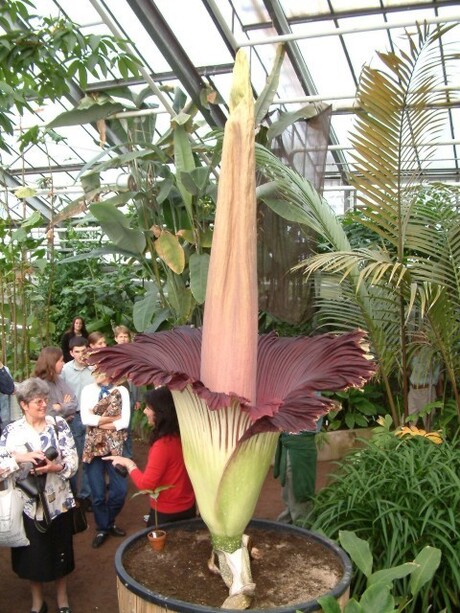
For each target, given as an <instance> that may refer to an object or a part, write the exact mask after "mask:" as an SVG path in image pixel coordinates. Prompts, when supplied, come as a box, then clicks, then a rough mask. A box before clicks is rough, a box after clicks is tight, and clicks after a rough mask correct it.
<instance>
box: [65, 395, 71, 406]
mask: <svg viewBox="0 0 460 613" xmlns="http://www.w3.org/2000/svg"><path fill="white" fill-rule="evenodd" d="M71 400H72V396H71V395H70V394H65V396H64V404H65V403H66V402H70V401H71Z"/></svg>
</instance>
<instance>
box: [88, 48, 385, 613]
mask: <svg viewBox="0 0 460 613" xmlns="http://www.w3.org/2000/svg"><path fill="white" fill-rule="evenodd" d="M229 108H230V115H229V119H228V121H227V123H226V126H225V135H224V143H223V154H222V165H221V174H220V178H219V189H218V202H217V211H216V221H215V229H214V238H213V247H212V251H211V259H210V266H209V278H208V282H207V289H206V303H205V312H204V322H203V328H202V330H199V329H195V328H189V327H183V328H177V329H175V330H171V331H162V332H158V333H156V334H144V335H139V336H137V337H136V339H135V341H134V342H133V343H127V344H125V345H118V346H117V347H110V348H105V349H102V350H100V351H97V352H95V353H93V354H92V356H91V358H90V359H91V361H92V362H93V363H95V364H97V365H98V367H100V368H101V369H103V370H104V372H107V373H109V375H110V376H111V377H112V378H113V379H119V378H121V377H128V378H129V379H131V380H132V381H133V383H135V384H136V385H144V384H154V385H167V386H168V387H169V388H170V389H171V391H172V394H173V397H174V402H175V405H176V410H177V415H178V420H179V426H180V432H181V440H182V447H183V451H184V459H185V463H186V467H187V471H188V473H189V475H190V479H191V481H192V484H193V488H194V491H195V494H196V497H197V503H198V506H199V508H200V513H201V516H202V518H203V520H204V522H205V523H206V525H207V526H208V528H209V531H210V533H211V540H212V545H213V549H214V553H215V555H216V557H217V559H218V561H219V567H220V572H221V574H222V576H223V578H224V580H225V581H226V583H227V586H228V587H229V597H228V599H227V600H226V601H225V602H224V605H223V606H224V608H234V607H235V606H237V607H238V608H247V607H248V606H249V604H250V596H251V594H253V591H254V587H255V586H254V583H253V581H252V577H251V571H250V563H249V554H248V549H247V539H246V538H245V537H244V530H245V529H246V526H247V524H248V522H249V520H250V518H251V517H252V514H253V511H254V507H255V504H256V502H257V498H258V496H259V493H260V490H261V488H262V485H263V482H264V479H265V476H266V474H267V471H268V469H269V466H270V463H271V461H272V458H273V454H274V450H275V446H276V443H277V440H278V437H279V433H280V431H283V430H286V431H291V432H292V431H299V430H303V429H310V430H313V429H314V428H315V424H316V421H317V420H318V418H319V417H320V416H321V415H323V414H324V413H326V412H327V411H328V409H329V408H330V404H331V401H330V400H328V399H326V398H324V397H321V396H320V395H318V394H317V393H316V392H317V391H319V390H323V389H331V390H337V389H345V388H346V387H349V386H357V387H359V386H361V385H362V384H363V383H364V382H365V381H366V380H367V379H368V378H369V377H370V376H372V374H373V372H374V365H373V363H372V362H371V361H370V360H369V359H368V355H367V349H366V347H365V346H363V344H362V341H363V334H362V332H359V331H355V332H352V333H349V334H346V335H343V336H341V337H334V336H332V335H324V336H316V337H313V338H285V339H282V338H277V337H276V335H275V334H268V335H264V336H261V337H260V338H258V334H257V332H258V326H257V324H258V304H257V271H256V265H257V259H256V185H255V180H256V177H255V174H256V173H255V156H254V145H255V143H254V127H255V125H254V108H253V100H252V92H251V86H250V79H249V65H248V61H247V58H246V56H245V54H244V52H242V51H240V52H238V54H237V58H236V63H235V69H234V80H233V87H232V91H231V97H230V104H229ZM242 267H243V270H244V274H241V273H242Z"/></svg>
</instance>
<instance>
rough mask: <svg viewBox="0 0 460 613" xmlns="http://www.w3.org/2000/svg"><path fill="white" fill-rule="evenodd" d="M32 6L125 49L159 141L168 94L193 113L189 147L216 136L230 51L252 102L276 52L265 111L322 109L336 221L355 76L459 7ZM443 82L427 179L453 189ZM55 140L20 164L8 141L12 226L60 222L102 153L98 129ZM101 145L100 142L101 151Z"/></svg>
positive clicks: (204, 0) (255, 0)
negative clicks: (242, 67)
mask: <svg viewBox="0 0 460 613" xmlns="http://www.w3.org/2000/svg"><path fill="white" fill-rule="evenodd" d="M35 5H36V13H37V14H39V15H42V16H47V15H52V16H59V15H64V16H66V17H68V18H70V19H71V20H72V21H74V22H76V23H77V24H79V27H80V29H81V31H82V32H84V33H85V34H86V33H96V34H101V33H109V32H110V33H112V34H115V35H117V36H120V37H122V38H125V39H127V40H129V41H130V48H131V51H132V53H133V54H135V55H136V56H137V57H138V58H139V60H140V62H141V65H142V70H141V76H140V77H137V78H133V79H129V80H128V83H129V84H130V86H131V87H132V88H133V89H135V90H136V88H137V90H138V91H140V90H141V89H143V88H145V87H146V86H148V87H150V88H151V89H152V92H153V96H152V98H151V100H154V101H155V102H156V104H157V105H158V108H157V109H156V113H157V115H158V117H157V122H156V130H157V132H158V134H159V135H161V133H162V131H165V130H166V129H167V128H168V127H169V125H170V119H171V116H173V115H174V110H173V99H174V91H175V88H177V87H179V88H180V89H181V90H182V91H183V92H184V93H185V94H186V96H187V98H188V99H189V100H190V101H193V102H194V103H195V104H196V105H197V106H198V108H199V115H198V121H197V124H198V127H197V129H196V133H195V135H194V138H196V139H200V138H202V137H203V136H204V135H205V134H206V133H207V132H209V130H210V128H222V127H223V125H224V123H225V119H226V117H227V106H226V102H225V101H226V100H228V93H229V86H230V79H231V70H232V67H233V62H234V57H235V53H236V51H237V50H238V49H239V48H241V47H245V48H246V49H247V52H248V54H249V56H250V61H251V78H252V83H253V88H254V92H255V95H256V96H257V95H258V94H260V92H261V91H262V89H263V87H264V85H265V82H266V79H267V75H268V74H269V72H270V69H271V66H272V64H273V61H274V57H275V53H276V48H277V45H278V44H279V43H280V42H284V44H285V47H286V58H285V60H284V63H283V67H282V70H281V74H280V81H279V86H278V88H277V92H276V95H275V98H274V100H273V103H272V107H273V110H279V111H295V110H296V109H299V108H301V107H302V106H305V105H306V104H307V103H308V102H325V103H328V104H331V105H332V118H331V132H330V140H329V150H328V155H327V161H326V175H325V185H324V190H325V197H326V199H327V200H328V201H329V202H330V204H331V205H332V206H333V207H334V208H335V210H336V211H337V212H339V213H342V212H343V211H344V209H346V208H347V207H348V206H349V205H350V194H351V193H352V191H353V190H352V189H351V188H350V186H349V185H348V180H347V176H348V174H349V172H350V161H351V159H350V150H351V146H350V140H349V130H350V128H351V127H352V125H353V121H354V119H355V116H356V100H355V94H356V90H357V86H358V82H359V77H360V71H361V68H362V66H363V64H365V63H366V64H369V63H371V64H374V63H376V62H378V58H377V55H376V51H389V50H392V49H396V48H399V47H400V45H401V44H402V43H403V40H404V38H405V32H406V31H407V32H414V31H415V28H416V24H423V23H428V24H432V27H436V25H437V24H439V23H455V22H458V21H459V20H460V8H459V4H458V2H456V1H449V0H439V1H424V0H405V1H402V0H401V1H399V0H309V1H308V2H306V1H305V0H172V1H171V0H155V1H153V0H105V1H104V0H78V2H76V1H75V0H35ZM459 40H460V37H459V35H458V31H457V29H456V28H454V29H453V30H451V31H449V32H448V33H447V34H446V35H445V36H444V37H443V38H442V42H440V63H441V64H442V58H443V51H444V49H443V46H444V45H457V47H458V46H460V43H459ZM459 50H460V49H458V48H457V52H458V51H459ZM450 51H452V49H450ZM457 66H458V64H457ZM441 69H442V65H441ZM443 80H444V85H443V90H444V91H445V106H443V112H444V113H445V129H444V132H443V134H442V135H441V136H440V138H439V142H437V143H436V149H435V154H434V157H433V159H432V161H431V163H430V165H429V168H428V170H427V171H426V173H427V174H426V177H427V178H428V179H430V180H442V181H447V182H458V180H459V146H460V109H459V96H458V92H459V88H460V69H459V68H457V70H456V71H454V73H448V72H446V71H444V75H443ZM122 82H126V80H125V79H123V78H122V76H121V75H120V74H117V73H115V72H113V73H111V74H109V75H108V77H107V79H106V80H104V81H103V82H101V81H96V80H95V79H92V80H91V79H90V80H89V83H88V88H87V91H88V92H96V91H97V92H101V91H102V92H103V91H106V90H108V89H110V88H111V87H113V86H114V85H116V84H120V83H122ZM206 88H208V89H212V90H213V91H215V92H217V95H218V98H217V100H218V101H220V103H218V104H213V105H203V103H202V97H201V94H202V92H203V91H204V90H205V89H206ZM82 96H83V92H82V91H80V90H79V88H78V87H77V86H76V84H73V86H72V88H71V95H69V96H67V98H65V99H62V100H60V101H59V102H58V103H54V104H51V103H50V104H44V105H41V106H40V107H38V106H37V108H35V109H34V111H35V112H34V113H26V114H24V115H23V116H22V117H20V118H19V117H18V120H17V129H18V130H23V129H24V128H27V127H30V126H31V125H35V124H37V123H38V124H43V123H45V124H46V123H47V122H49V121H50V120H51V119H53V118H54V117H55V116H56V115H58V114H59V113H61V112H62V111H63V110H64V109H71V108H72V106H74V105H76V104H77V103H78V101H79V100H80V99H81V98H82ZM58 132H59V134H60V135H61V136H63V137H64V139H63V140H59V141H58V142H54V141H50V142H49V143H46V144H41V145H33V146H29V147H28V148H26V150H25V151H24V153H23V154H21V153H20V152H19V150H18V147H17V144H16V142H15V138H9V139H8V144H9V146H10V147H11V152H10V153H9V154H8V153H4V152H2V154H1V165H2V168H3V170H4V175H3V180H2V183H3V192H2V201H3V202H5V201H7V202H8V208H9V210H10V212H11V211H12V212H13V214H14V215H15V216H16V217H17V218H18V219H19V218H23V217H25V216H27V215H28V214H30V212H31V211H32V210H39V211H40V212H41V213H42V214H43V215H44V217H45V218H50V217H51V214H52V213H51V210H52V208H53V207H54V210H59V208H60V207H63V206H65V205H66V204H67V203H68V202H70V201H72V200H74V199H75V198H76V197H77V196H78V195H79V194H81V193H82V190H81V186H80V183H79V175H80V173H81V171H82V168H84V165H85V163H87V162H88V161H89V160H91V159H93V158H95V157H96V156H97V155H98V154H99V153H100V147H99V144H98V141H99V136H98V133H97V130H96V127H95V126H92V125H90V124H88V125H86V126H83V127H80V126H78V127H65V128H60V129H59V130H58ZM110 138H111V135H110V134H108V142H110ZM50 176H52V184H53V205H52V206H51V204H50V198H49V183H50ZM114 180H115V181H116V178H115V179H114ZM24 185H28V186H33V187H34V188H35V189H36V192H35V194H34V196H33V197H30V198H25V199H24V198H21V199H17V198H16V197H15V193H17V188H18V187H20V186H24Z"/></svg>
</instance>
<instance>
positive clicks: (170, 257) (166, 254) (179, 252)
mask: <svg viewBox="0 0 460 613" xmlns="http://www.w3.org/2000/svg"><path fill="white" fill-rule="evenodd" d="M154 247H155V251H156V252H157V254H158V255H159V256H160V258H161V259H162V260H163V262H164V263H165V264H167V266H169V268H170V269H171V270H172V271H174V272H175V273H176V274H178V275H180V274H181V273H182V272H183V271H184V268H185V253H184V249H183V247H182V245H181V244H180V243H179V241H178V239H177V237H176V236H174V234H171V232H169V231H168V230H163V232H162V233H161V235H160V237H159V238H157V240H156V241H155V243H154Z"/></svg>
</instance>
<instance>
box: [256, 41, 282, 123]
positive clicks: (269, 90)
mask: <svg viewBox="0 0 460 613" xmlns="http://www.w3.org/2000/svg"><path fill="white" fill-rule="evenodd" d="M285 54H286V51H285V48H284V46H283V45H278V46H277V48H276V55H275V60H274V62H273V66H272V68H271V71H270V74H269V75H268V77H267V81H266V83H265V87H264V88H263V90H262V91H261V93H260V95H259V97H258V98H257V100H256V103H255V108H254V113H255V121H256V126H257V125H259V124H260V122H261V121H262V120H263V118H264V117H265V115H266V114H267V112H268V109H269V108H270V105H271V103H272V102H273V98H274V97H275V94H276V91H277V89H278V83H279V76H280V71H281V66H282V64H283V61H284V56H285Z"/></svg>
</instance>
